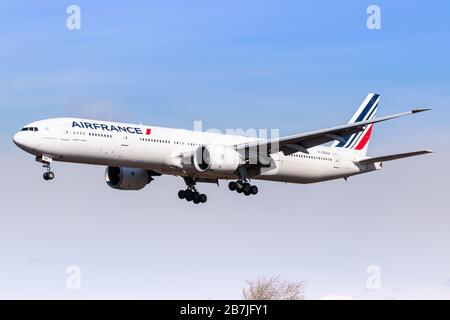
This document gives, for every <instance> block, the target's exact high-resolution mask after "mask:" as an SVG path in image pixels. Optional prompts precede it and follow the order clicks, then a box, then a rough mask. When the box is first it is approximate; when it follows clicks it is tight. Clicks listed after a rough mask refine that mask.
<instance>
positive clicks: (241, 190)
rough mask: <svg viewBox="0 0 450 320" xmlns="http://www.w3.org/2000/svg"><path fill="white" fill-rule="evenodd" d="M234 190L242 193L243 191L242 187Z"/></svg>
mask: <svg viewBox="0 0 450 320" xmlns="http://www.w3.org/2000/svg"><path fill="white" fill-rule="evenodd" d="M236 192H237V193H242V192H244V189H236Z"/></svg>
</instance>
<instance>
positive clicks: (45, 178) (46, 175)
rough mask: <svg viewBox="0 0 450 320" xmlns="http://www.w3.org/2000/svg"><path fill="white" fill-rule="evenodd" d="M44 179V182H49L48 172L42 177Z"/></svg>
mask: <svg viewBox="0 0 450 320" xmlns="http://www.w3.org/2000/svg"><path fill="white" fill-rule="evenodd" d="M42 177H43V178H44V180H46V181H47V180H48V172H44V174H43V175H42Z"/></svg>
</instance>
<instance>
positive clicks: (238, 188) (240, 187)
mask: <svg viewBox="0 0 450 320" xmlns="http://www.w3.org/2000/svg"><path fill="white" fill-rule="evenodd" d="M243 189H244V184H243V183H242V181H236V191H237V192H239V193H241V192H242V190H243Z"/></svg>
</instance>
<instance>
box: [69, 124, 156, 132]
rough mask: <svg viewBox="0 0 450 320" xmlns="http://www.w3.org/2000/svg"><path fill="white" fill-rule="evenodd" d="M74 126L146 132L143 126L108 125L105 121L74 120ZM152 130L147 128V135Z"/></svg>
mask: <svg viewBox="0 0 450 320" xmlns="http://www.w3.org/2000/svg"><path fill="white" fill-rule="evenodd" d="M72 128H81V129H92V130H102V131H108V132H114V131H115V132H125V133H131V134H144V133H143V132H142V129H141V128H136V127H127V126H118V125H108V124H103V123H91V122H77V121H73V122H72ZM151 132H152V129H150V128H147V130H146V131H145V134H146V135H149V134H150V133H151Z"/></svg>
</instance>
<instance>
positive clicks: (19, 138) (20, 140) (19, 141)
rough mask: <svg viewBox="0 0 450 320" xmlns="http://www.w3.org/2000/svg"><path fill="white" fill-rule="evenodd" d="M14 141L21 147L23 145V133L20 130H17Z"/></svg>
mask: <svg viewBox="0 0 450 320" xmlns="http://www.w3.org/2000/svg"><path fill="white" fill-rule="evenodd" d="M13 141H14V143H15V144H16V146H18V147H21V146H23V142H24V141H23V135H22V134H21V133H20V131H19V132H17V133H16V134H15V135H14V137H13Z"/></svg>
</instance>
